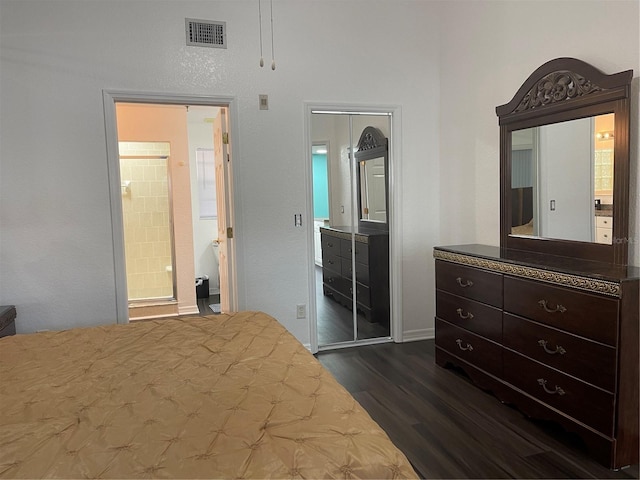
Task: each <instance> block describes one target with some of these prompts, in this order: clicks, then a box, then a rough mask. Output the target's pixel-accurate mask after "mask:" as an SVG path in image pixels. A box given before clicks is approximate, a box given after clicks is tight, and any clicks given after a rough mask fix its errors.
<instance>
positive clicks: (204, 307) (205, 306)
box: [198, 295, 220, 315]
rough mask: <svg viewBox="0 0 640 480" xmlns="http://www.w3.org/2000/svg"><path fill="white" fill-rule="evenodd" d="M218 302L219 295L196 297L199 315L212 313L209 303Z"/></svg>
mask: <svg viewBox="0 0 640 480" xmlns="http://www.w3.org/2000/svg"><path fill="white" fill-rule="evenodd" d="M216 303H220V295H210V296H208V297H205V298H198V310H199V311H200V315H213V314H214V313H216V312H214V311H213V310H211V307H210V306H209V305H212V304H216Z"/></svg>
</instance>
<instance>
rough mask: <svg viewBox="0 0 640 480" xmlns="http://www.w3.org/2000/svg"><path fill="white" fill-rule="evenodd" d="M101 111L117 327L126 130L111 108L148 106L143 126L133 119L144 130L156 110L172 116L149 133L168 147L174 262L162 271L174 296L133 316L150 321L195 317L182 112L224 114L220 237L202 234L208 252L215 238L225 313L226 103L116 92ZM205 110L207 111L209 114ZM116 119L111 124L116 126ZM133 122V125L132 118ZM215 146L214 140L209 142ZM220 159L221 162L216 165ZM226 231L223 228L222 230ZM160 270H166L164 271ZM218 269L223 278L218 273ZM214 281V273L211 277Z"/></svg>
mask: <svg viewBox="0 0 640 480" xmlns="http://www.w3.org/2000/svg"><path fill="white" fill-rule="evenodd" d="M104 100H105V102H104V107H105V122H106V130H107V149H108V164H109V179H110V193H111V211H112V229H113V242H114V257H115V274H116V278H115V280H116V282H115V283H116V303H117V314H118V315H117V317H118V323H126V322H127V321H128V320H129V313H130V312H129V309H128V307H129V298H128V292H127V277H126V268H125V261H124V259H125V240H126V239H125V238H124V234H123V212H122V206H123V205H122V194H121V191H122V190H123V188H122V178H121V174H120V169H119V164H118V163H119V161H118V156H119V153H118V137H119V134H120V133H121V132H123V131H126V130H127V126H126V122H127V121H128V120H123V119H121V118H120V116H119V115H116V110H117V109H118V108H120V106H125V105H126V106H132V107H138V108H144V107H146V108H149V109H151V111H152V114H151V115H150V116H149V117H148V118H147V119H146V121H145V122H141V121H140V118H138V119H137V123H138V124H142V126H143V127H145V128H149V127H151V126H152V125H153V124H154V123H156V122H157V121H158V118H159V117H162V116H163V114H162V112H165V111H173V112H179V113H176V115H175V116H174V118H173V120H172V122H173V123H172V122H168V124H167V125H165V127H166V130H165V132H164V133H162V134H159V133H158V132H157V131H156V133H151V134H148V135H151V136H152V137H154V140H156V139H158V138H161V139H167V140H168V141H169V143H170V146H171V158H170V160H169V162H168V165H167V170H168V181H167V184H168V185H169V204H170V213H171V215H170V218H171V221H170V222H169V225H168V228H169V229H170V231H171V234H172V237H173V239H174V242H175V243H174V249H173V250H174V255H173V256H174V261H173V263H172V264H171V266H170V267H169V268H167V271H169V270H171V272H170V274H171V275H173V276H174V278H175V283H174V285H175V286H174V295H173V296H172V297H170V298H166V297H164V298H163V299H162V301H161V302H157V301H156V302H153V303H156V304H159V305H147V307H151V308H146V310H145V311H144V312H142V315H136V316H137V317H138V318H145V317H146V318H156V317H162V316H173V315H177V314H192V313H198V304H197V301H196V288H195V285H194V280H195V271H196V267H195V264H194V256H195V252H194V241H193V238H194V235H193V233H194V232H193V224H192V218H194V214H193V212H192V210H191V206H192V204H193V203H196V202H197V199H192V197H191V193H192V192H193V191H194V190H195V188H194V187H195V186H192V185H191V174H192V173H194V170H195V165H191V163H192V162H191V160H190V153H193V154H194V156H195V151H194V152H190V151H191V146H188V145H187V143H188V142H187V140H186V137H188V134H186V131H187V120H186V113H187V110H188V108H185V107H194V106H195V107H196V108H199V107H200V106H208V107H210V108H212V107H215V110H216V111H219V112H224V113H221V114H220V115H217V117H216V118H217V120H218V131H217V134H218V136H219V137H220V139H219V141H218V142H217V143H218V144H219V145H220V147H219V149H220V152H221V153H220V159H219V160H220V161H219V163H220V164H221V165H222V167H223V171H222V174H221V175H220V182H221V183H220V185H219V186H218V184H217V182H216V186H217V187H218V194H219V195H221V196H222V199H219V198H217V203H218V205H221V206H222V210H218V215H217V216H218V217H221V218H222V222H218V223H219V224H220V223H221V224H222V225H223V226H224V234H225V236H224V238H220V235H219V233H218V232H217V231H216V228H215V227H214V228H213V229H212V231H211V232H210V235H208V238H209V240H208V245H207V247H208V249H209V251H210V252H211V251H212V247H211V243H212V242H213V241H214V240H216V241H218V245H220V247H221V249H222V248H223V249H224V254H223V252H220V258H221V261H220V270H221V275H220V276H221V278H225V280H224V282H223V283H222V285H221V297H223V298H226V303H227V307H226V309H225V311H231V310H235V309H236V308H237V307H236V301H235V296H234V291H235V275H234V255H233V241H230V240H229V238H227V235H228V236H229V237H231V236H232V235H231V230H230V228H231V226H232V223H231V219H232V218H233V210H232V207H233V203H232V201H231V199H232V190H231V187H232V181H231V180H232V173H231V162H230V159H231V143H230V135H229V120H228V119H229V115H228V110H229V106H230V105H231V101H232V100H231V99H226V98H225V99H224V100H223V101H219V100H216V99H210V100H209V99H207V101H203V99H202V98H190V97H165V96H159V97H154V98H149V97H148V96H147V95H144V94H122V93H113V94H112V93H108V92H105V94H104ZM210 111H211V110H210ZM116 118H117V122H116ZM211 120H212V121H211V122H209V125H208V128H209V132H211V133H210V135H211V136H214V131H215V129H216V127H215V126H214V122H213V120H214V119H213V118H212V119H211ZM133 122H136V120H135V117H134V119H133ZM177 137H183V140H178V139H177ZM215 143H216V142H214V144H215ZM223 156H224V158H225V160H227V161H225V162H222V157H223ZM227 228H229V230H227ZM165 268H166V267H165ZM222 270H224V275H222ZM216 277H217V275H216Z"/></svg>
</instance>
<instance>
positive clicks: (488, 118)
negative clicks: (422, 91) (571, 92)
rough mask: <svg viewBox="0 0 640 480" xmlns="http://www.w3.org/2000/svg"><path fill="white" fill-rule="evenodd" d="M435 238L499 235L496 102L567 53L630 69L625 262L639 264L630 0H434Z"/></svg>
mask: <svg viewBox="0 0 640 480" xmlns="http://www.w3.org/2000/svg"><path fill="white" fill-rule="evenodd" d="M441 7H442V10H441V14H442V17H441V19H440V20H441V32H442V37H441V41H440V44H441V62H440V68H441V97H440V98H441V99H442V103H441V108H440V111H441V116H440V127H441V152H440V153H441V177H440V180H441V184H442V186H443V187H442V188H441V192H442V196H441V205H442V212H441V217H440V218H441V223H440V231H441V241H442V242H443V243H445V244H459V243H487V244H491V245H499V243H500V238H499V234H500V225H499V221H500V205H499V136H500V135H499V129H498V119H497V116H496V114H495V107H496V106H497V105H502V104H505V103H507V102H509V101H510V100H511V98H512V97H513V95H514V94H515V93H516V91H517V90H518V88H520V85H522V83H523V82H524V81H525V80H526V79H527V78H528V76H529V75H530V74H531V73H533V71H534V70H535V69H536V68H538V67H539V66H540V65H542V64H543V63H545V62H547V61H549V60H551V59H553V58H557V57H575V58H579V59H581V60H584V61H586V62H588V63H590V64H592V65H593V66H595V67H597V68H599V69H600V70H602V71H603V72H604V73H607V74H611V73H616V72H619V71H622V70H628V69H633V71H634V81H633V97H632V102H631V105H632V107H631V108H632V112H631V113H632V119H633V120H632V125H631V131H632V135H631V141H632V145H631V158H632V161H633V163H634V165H633V167H632V175H631V199H630V203H631V212H630V222H631V229H630V237H631V238H632V240H633V241H634V243H633V245H632V248H631V251H630V262H631V263H634V264H636V265H638V264H640V224H639V221H638V216H639V214H640V213H639V212H640V193H639V189H638V185H639V184H640V181H639V175H640V174H639V171H638V74H639V73H640V72H639V70H640V31H639V24H640V12H639V10H638V9H639V2H638V1H637V0H619V1H615V2H609V1H598V0H592V1H589V0H587V1H580V2H574V1H569V0H565V1H547V2H540V1H538V0H522V1H518V2H514V1H512V0H504V1H497V0H494V1H474V0H470V1H464V0H460V1H456V2H442V3H441Z"/></svg>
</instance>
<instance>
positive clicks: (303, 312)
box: [296, 303, 307, 318]
mask: <svg viewBox="0 0 640 480" xmlns="http://www.w3.org/2000/svg"><path fill="white" fill-rule="evenodd" d="M306 317H307V306H306V305H305V304H304V303H299V304H298V305H296V318H306Z"/></svg>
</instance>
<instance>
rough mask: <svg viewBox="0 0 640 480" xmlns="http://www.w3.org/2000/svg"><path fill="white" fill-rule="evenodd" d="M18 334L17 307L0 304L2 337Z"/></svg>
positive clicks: (0, 331) (0, 334) (0, 330)
mask: <svg viewBox="0 0 640 480" xmlns="http://www.w3.org/2000/svg"><path fill="white" fill-rule="evenodd" d="M15 334H16V307H15V306H13V305H0V338H1V337H8V336H9V335H15Z"/></svg>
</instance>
